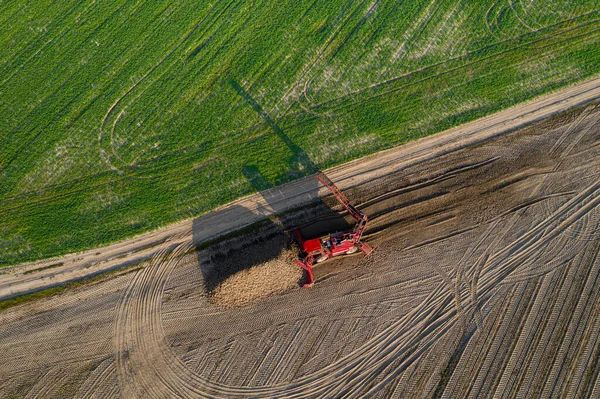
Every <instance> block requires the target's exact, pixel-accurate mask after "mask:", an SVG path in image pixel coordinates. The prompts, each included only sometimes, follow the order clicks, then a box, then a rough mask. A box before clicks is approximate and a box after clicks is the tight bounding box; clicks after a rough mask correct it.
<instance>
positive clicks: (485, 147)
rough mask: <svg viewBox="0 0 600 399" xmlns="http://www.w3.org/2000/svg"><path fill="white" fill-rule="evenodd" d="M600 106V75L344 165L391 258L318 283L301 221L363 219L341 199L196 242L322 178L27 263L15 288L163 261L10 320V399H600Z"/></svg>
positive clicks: (329, 272)
mask: <svg viewBox="0 0 600 399" xmlns="http://www.w3.org/2000/svg"><path fill="white" fill-rule="evenodd" d="M595 98H600V79H596V80H592V81H588V82H586V83H584V84H582V85H578V86H574V87H572V88H569V89H566V90H563V91H561V92H559V93H555V94H553V95H550V96H547V97H544V98H542V99H539V100H537V101H535V102H531V103H527V104H523V105H521V106H519V107H516V108H513V109H511V110H508V111H504V112H502V113H499V114H496V115H493V116H491V117H488V118H485V119H483V120H480V121H477V122H475V123H472V124H469V125H465V126H461V127H459V128H456V129H453V130H451V131H449V132H446V133H443V134H440V135H436V136H433V137H431V138H428V139H425V140H421V141H418V142H415V143H411V144H409V145H407V146H404V147H400V148H398V149H394V150H390V151H387V152H385V153H383V154H378V155H376V156H373V157H369V158H367V159H364V160H359V161H356V162H353V163H351V164H350V165H348V166H347V167H338V168H335V169H333V170H331V171H327V173H328V175H329V176H330V177H331V178H332V179H333V180H334V181H335V182H336V183H337V182H340V184H339V185H340V187H341V188H342V189H346V193H347V195H348V196H349V197H350V198H351V199H353V200H354V201H355V202H356V203H357V204H358V206H359V207H360V208H361V209H362V210H363V211H364V212H365V213H366V214H367V215H369V216H370V224H369V226H368V229H367V232H366V237H365V239H366V241H368V242H369V243H370V244H372V245H377V250H376V252H374V253H373V254H372V255H371V256H370V257H368V258H363V257H362V256H360V255H357V256H349V257H346V258H342V259H339V260H333V261H329V262H326V263H323V264H321V265H319V266H318V267H317V268H316V269H315V275H316V279H317V283H316V285H315V287H313V288H311V289H300V288H298V285H299V284H300V283H301V280H302V275H301V274H300V273H298V272H297V271H295V270H294V269H285V267H287V266H282V265H287V264H288V263H287V262H288V261H289V258H290V251H292V250H293V249H292V248H290V247H289V246H288V244H287V242H288V241H287V235H286V234H285V233H284V232H283V229H284V228H287V227H290V226H294V225H300V226H302V229H303V232H305V233H306V234H310V233H311V232H312V233H315V234H318V233H319V232H324V231H327V230H328V229H331V228H334V227H336V228H337V227H338V226H342V225H344V223H346V221H345V220H344V219H343V218H342V217H339V216H336V215H337V211H339V210H340V209H339V207H338V206H336V205H335V202H333V201H332V200H331V198H325V200H324V202H323V203H322V204H319V205H315V206H312V207H309V208H305V209H302V210H297V211H294V212H289V213H286V214H285V215H283V216H281V217H279V218H278V219H276V220H273V221H269V222H268V223H266V224H264V225H263V226H261V227H259V228H257V229H256V230H255V231H251V232H247V233H246V234H245V235H243V236H240V237H235V238H231V239H229V240H227V241H225V242H222V243H219V244H217V245H214V246H212V247H209V248H206V249H203V250H200V251H194V246H195V244H196V243H199V242H202V241H204V240H206V239H208V238H211V237H214V236H215V235H216V234H217V232H223V231H230V230H232V229H234V228H236V227H240V226H244V225H246V224H248V223H251V222H253V221H256V220H258V219H260V218H261V217H263V216H264V215H270V214H272V213H273V212H281V211H282V210H285V209H289V208H292V207H295V206H298V205H301V204H304V203H306V202H307V201H310V199H311V197H312V198H314V196H316V195H317V194H318V193H319V192H320V193H321V194H324V191H322V190H321V191H320V189H319V188H318V186H316V184H315V183H314V181H313V180H314V179H303V180H300V181H298V182H295V183H293V184H290V185H286V186H284V187H282V188H281V189H274V190H271V191H269V192H266V193H262V196H252V197H247V198H244V199H242V200H240V201H238V202H237V203H234V204H232V205H230V206H228V207H225V208H223V209H221V210H219V211H218V212H216V213H214V214H209V215H206V216H205V217H202V218H198V219H196V220H194V221H188V222H185V223H180V224H178V225H176V226H172V227H170V228H168V229H165V230H163V231H159V232H154V233H152V234H149V235H147V236H144V237H140V238H138V239H135V240H132V241H131V242H128V243H122V244H116V245H113V246H111V247H108V248H105V249H99V250H96V251H90V252H87V253H83V254H78V255H70V256H67V257H65V258H64V259H62V260H53V261H47V262H46V263H44V262H40V263H37V264H35V265H25V266H19V267H17V268H13V269H10V270H8V272H7V273H6V274H4V275H2V276H0V296H10V295H14V293H15V292H23V291H26V290H30V289H35V288H38V287H42V286H45V285H48V284H51V282H52V280H55V281H63V280H65V279H66V280H68V279H71V278H75V277H76V276H81V275H85V274H86V273H93V272H97V271H98V270H100V269H107V268H111V267H118V266H120V265H121V264H122V263H123V262H131V261H132V260H135V259H140V258H142V257H146V258H147V259H148V260H147V261H144V262H143V263H142V264H141V265H142V266H143V267H142V268H141V269H135V270H134V271H132V272H129V273H126V272H125V273H123V274H121V275H118V276H116V277H113V278H111V279H109V280H107V281H103V282H100V283H94V284H91V285H89V286H85V287H82V288H80V289H76V290H73V291H70V292H67V293H65V294H63V295H60V296H58V297H53V298H51V299H49V300H45V301H37V302H32V303H29V304H25V305H23V306H19V307H15V308H12V309H9V310H6V311H3V312H2V313H0V326H2V327H1V328H0V397H26V396H27V397H35V396H39V397H94V396H97V397H125V398H131V397H140V398H148V397H156V398H166V397H212V398H223V397H261V398H268V397H272V398H280V397H357V398H359V397H361V398H362V397H381V398H384V397H416V398H423V397H448V398H455V397H507V398H509V397H523V398H529V397H545V398H554V397H600V377H599V375H600V345H599V342H598V338H599V334H600V298H599V294H600V290H598V283H599V278H600V260H598V259H597V256H598V251H599V250H600V236H599V233H600V230H599V229H600V207H599V206H600V162H599V160H600V157H599V155H600V107H599V106H598V104H597V102H591V103H590V102H589V101H590V100H592V99H595ZM582 103H587V104H586V105H584V106H582V107H579V108H577V109H572V110H570V111H567V112H563V113H560V114H558V115H555V116H554V117H552V118H550V119H545V120H543V121H538V122H536V123H534V124H531V125H529V126H527V127H525V128H523V129H520V130H515V131H512V132H509V130H510V129H512V128H513V127H518V126H521V125H523V124H525V123H527V122H531V121H534V120H539V119H541V118H543V117H546V116H549V115H552V114H557V113H559V112H560V111H561V110H564V109H569V108H572V107H573V106H574V105H578V104H582ZM280 190H281V191H280ZM294 194H298V195H297V196H295V195H294ZM231 216H235V217H233V218H232V217H231ZM346 219H347V218H346ZM150 244H152V245H150ZM96 253H99V255H95V254H96ZM127 254H129V255H127ZM257 254H258V255H257ZM58 261H62V262H63V263H64V265H62V266H58V267H53V268H49V269H45V270H42V271H39V272H37V273H36V272H33V273H27V274H23V272H24V271H27V270H32V269H35V268H40V267H44V266H48V265H50V264H52V263H53V262H54V263H56V262H58ZM282 268H284V269H282ZM277 273H279V274H277ZM51 275H54V277H50V276H51ZM11 284H12V285H11ZM238 288H239V289H238ZM242 292H243V293H242Z"/></svg>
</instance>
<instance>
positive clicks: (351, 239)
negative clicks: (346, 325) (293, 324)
mask: <svg viewBox="0 0 600 399" xmlns="http://www.w3.org/2000/svg"><path fill="white" fill-rule="evenodd" d="M315 177H316V178H317V179H318V180H319V181H320V182H321V183H323V185H324V186H325V187H327V188H328V189H329V191H331V193H332V194H333V196H334V197H335V198H336V199H337V200H338V202H339V203H340V204H342V206H343V207H344V208H345V209H346V210H347V211H348V213H349V214H350V216H352V217H353V218H354V219H356V221H357V223H356V225H355V226H354V229H353V230H352V231H349V232H335V233H330V234H329V238H312V239H308V240H305V239H304V237H302V234H300V230H299V229H298V228H297V227H296V228H293V229H291V230H292V231H295V232H296V235H297V238H298V244H299V245H300V250H301V252H302V253H303V254H304V258H303V259H302V261H299V260H295V261H294V262H295V263H296V264H297V265H298V266H300V267H301V268H303V269H304V270H306V272H307V275H308V276H307V277H308V278H307V281H306V284H304V285H303V287H311V286H313V285H314V276H313V270H312V267H313V264H314V263H315V262H317V263H319V262H323V261H325V260H327V259H331V258H333V257H336V256H340V255H349V254H353V253H355V252H357V251H358V250H360V251H362V252H363V253H364V254H365V256H369V255H370V254H371V252H373V251H374V250H375V248H373V247H371V246H370V245H369V244H367V243H366V242H362V241H361V237H362V234H363V232H364V230H365V228H366V226H367V220H368V217H367V215H365V214H364V213H362V212H361V211H360V210H358V209H356V207H355V206H354V205H352V203H351V202H350V200H349V199H348V197H346V195H345V194H344V193H343V192H342V191H341V190H340V189H339V188H338V187H337V186H336V185H335V184H334V183H333V182H332V181H331V179H329V177H327V176H326V175H325V173H323V172H318V173H317V174H316V175H315Z"/></svg>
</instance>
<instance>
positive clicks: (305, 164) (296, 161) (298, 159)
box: [229, 79, 317, 176]
mask: <svg viewBox="0 0 600 399" xmlns="http://www.w3.org/2000/svg"><path fill="white" fill-rule="evenodd" d="M229 84H230V85H231V87H233V89H234V90H235V91H236V93H238V94H239V95H240V97H242V98H243V99H244V101H246V103H248V105H250V106H251V107H252V109H253V110H255V111H256V112H257V113H258V115H260V117H261V118H262V119H263V120H264V121H265V123H266V124H267V125H269V127H271V129H273V132H274V133H275V134H276V135H277V136H278V137H279V138H280V139H281V140H282V141H283V142H284V143H285V145H286V146H287V147H288V148H289V149H290V151H291V152H292V154H293V155H292V158H291V159H290V161H289V165H290V170H289V171H288V173H289V174H291V175H296V176H302V175H303V174H307V173H315V172H316V171H317V167H316V166H315V164H314V163H313V162H312V160H311V159H310V157H309V156H308V154H307V153H306V152H305V151H304V150H303V149H302V148H300V147H299V146H298V145H296V143H294V141H293V140H292V139H291V138H290V137H289V136H288V135H287V134H285V132H284V131H283V129H281V127H279V125H278V124H277V123H276V122H275V121H274V120H273V119H271V117H270V116H269V114H268V113H267V112H266V111H265V110H264V109H263V108H262V107H261V106H260V104H259V103H258V102H256V100H254V98H253V97H252V96H251V95H250V93H248V92H247V91H246V90H244V88H243V87H242V86H240V85H239V83H238V82H236V81H235V80H233V79H229Z"/></svg>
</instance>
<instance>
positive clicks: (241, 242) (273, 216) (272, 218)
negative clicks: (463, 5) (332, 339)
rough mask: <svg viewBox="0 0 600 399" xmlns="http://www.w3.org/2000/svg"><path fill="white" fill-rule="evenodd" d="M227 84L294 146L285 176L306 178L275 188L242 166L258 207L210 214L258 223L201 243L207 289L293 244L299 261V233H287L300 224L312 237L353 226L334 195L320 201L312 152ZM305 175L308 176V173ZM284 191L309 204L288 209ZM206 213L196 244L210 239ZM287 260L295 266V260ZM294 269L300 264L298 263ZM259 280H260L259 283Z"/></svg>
mask: <svg viewBox="0 0 600 399" xmlns="http://www.w3.org/2000/svg"><path fill="white" fill-rule="evenodd" d="M227 83H228V84H229V85H230V86H231V88H233V90H234V91H235V92H236V93H237V94H238V95H239V96H240V97H241V99H242V100H243V101H244V102H245V103H246V104H248V105H249V106H250V107H251V108H252V109H253V110H254V111H255V112H256V113H257V114H258V115H259V116H260V118H261V119H262V120H263V121H264V122H265V124H266V125H267V126H269V128H270V129H271V130H272V132H273V134H275V135H276V136H277V137H278V138H279V139H280V140H281V141H282V142H283V143H284V144H285V145H286V146H287V147H288V149H289V150H290V152H291V156H290V158H289V159H288V161H287V163H288V170H287V171H286V174H285V175H286V176H287V179H289V178H291V179H296V178H298V177H301V176H305V177H301V178H300V179H298V180H295V181H292V182H289V183H285V184H283V185H281V186H275V185H274V184H273V183H271V182H270V181H269V180H268V179H267V178H265V176H264V175H263V174H262V173H261V171H260V168H259V167H258V166H257V165H253V164H246V165H243V167H242V174H243V175H244V177H245V178H246V180H247V181H248V182H249V183H250V184H251V185H252V187H253V188H254V190H255V191H256V192H258V194H259V196H260V199H258V200H257V203H256V207H255V209H253V210H250V209H246V208H244V207H242V206H239V205H233V206H230V207H227V208H225V209H223V210H219V211H215V212H211V213H210V214H209V215H210V217H211V218H212V220H219V221H223V223H228V224H230V225H231V224H235V223H231V221H232V220H236V219H237V220H241V219H242V218H244V220H246V221H247V220H248V218H247V216H249V214H251V218H250V219H252V220H254V223H252V224H250V225H246V226H243V225H240V226H239V227H238V228H237V229H236V228H234V227H232V228H227V229H224V230H225V231H224V233H225V234H226V235H229V236H225V237H223V238H222V239H219V240H218V242H215V243H214V244H213V245H209V246H206V245H200V246H199V247H198V250H197V251H196V255H197V257H198V263H199V265H200V269H201V271H202V274H203V276H204V281H205V289H206V291H207V292H208V293H210V292H212V291H213V290H214V289H215V288H217V287H218V286H219V284H221V283H222V282H223V281H225V280H226V279H228V278H229V277H231V276H232V275H234V274H236V273H239V272H241V271H243V270H247V269H250V268H252V267H254V266H256V265H259V264H264V263H267V262H270V261H273V260H275V259H278V258H280V257H282V254H283V253H284V251H286V250H291V249H292V248H293V249H294V251H295V254H296V256H295V258H296V259H299V257H300V253H299V250H298V248H297V246H295V244H294V242H295V239H296V236H297V233H296V231H295V230H294V231H289V230H290V229H293V228H296V227H298V230H299V231H300V233H301V234H302V236H303V237H304V238H305V239H310V238H317V237H320V236H322V235H324V234H326V233H331V232H334V231H347V230H349V229H350V228H351V224H350V223H348V221H347V220H346V218H345V217H344V216H342V214H341V212H340V211H341V210H342V209H340V207H339V204H338V203H337V201H336V200H335V199H332V201H329V200H325V201H321V200H320V199H319V197H318V192H319V188H320V186H319V184H320V183H319V181H318V180H317V179H316V178H315V176H314V173H315V172H317V171H318V168H317V166H316V165H315V164H314V163H313V162H312V160H311V159H310V156H309V155H308V154H307V153H306V152H305V151H304V150H303V149H302V148H301V147H300V146H298V145H297V144H296V143H295V142H294V141H293V140H292V139H291V138H290V137H289V136H288V135H287V134H286V133H285V132H284V131H283V129H282V128H281V127H280V126H279V125H278V124H277V122H276V121H275V120H273V119H272V118H271V117H270V115H269V114H268V113H267V112H266V111H265V109H264V108H263V107H262V106H261V105H260V104H259V103H258V102H257V101H256V100H255V99H254V98H253V97H252V96H251V95H250V93H248V92H247V91H246V90H245V89H244V88H243V87H242V86H241V85H240V84H239V83H238V82H237V81H235V80H234V79H229V80H227ZM307 174H308V176H306V175H307ZM299 183H300V184H299ZM294 185H297V186H296V187H298V186H301V187H302V193H300V194H298V193H297V190H293V189H290V190H288V189H287V188H289V187H294ZM285 193H294V194H293V195H295V196H302V197H304V201H302V200H301V201H296V202H295V203H296V204H298V203H302V204H308V205H306V206H303V207H302V208H301V209H290V208H294V206H293V205H290V203H291V201H292V200H293V198H289V196H291V195H292V194H287V195H288V198H286V194H285ZM297 206H298V205H296V207H297ZM206 216H208V215H205V216H203V217H200V218H197V219H196V220H194V222H193V234H194V243H195V244H196V245H199V244H202V243H203V242H205V241H206V239H205V235H203V234H202V232H203V226H204V225H205V219H206ZM246 224H247V222H246ZM288 253H289V252H288ZM288 261H289V263H290V264H292V265H293V259H289V260H288ZM294 267H297V266H296V265H294ZM257 284H259V283H258V282H257ZM298 284H299V285H302V284H303V282H302V281H299V282H298Z"/></svg>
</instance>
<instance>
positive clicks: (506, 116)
mask: <svg viewBox="0 0 600 399" xmlns="http://www.w3.org/2000/svg"><path fill="white" fill-rule="evenodd" d="M598 97H600V77H597V78H595V79H591V80H588V81H585V82H582V83H580V84H577V85H575V86H572V87H569V88H566V89H563V90H561V91H558V92H556V93H552V94H549V95H546V96H543V97H540V98H538V99H535V100H533V101H530V102H527V103H524V104H519V105H517V106H514V107H512V108H509V109H507V110H505V111H502V112H499V113H497V114H493V115H491V116H489V117H486V118H483V119H480V120H477V121H474V122H472V123H468V124H465V125H462V126H459V127H456V128H454V129H450V130H448V131H446V132H443V133H440V134H437V135H434V136H432V137H427V138H424V139H421V140H417V141H414V142H411V143H409V144H407V145H404V146H400V147H397V148H393V149H390V150H387V151H383V152H380V153H377V154H374V155H372V156H369V157H365V158H361V159H358V160H355V161H352V162H350V163H347V164H345V165H341V166H338V167H335V168H332V169H331V170H328V171H327V174H328V175H329V176H330V177H331V178H332V179H333V180H334V181H335V182H336V183H337V184H338V185H339V187H341V188H342V189H347V188H350V187H354V186H358V185H361V184H363V183H364V182H368V181H370V180H372V179H375V178H378V177H381V176H385V175H386V174H389V173H391V172H394V171H397V170H401V169H403V168H407V167H410V166H414V165H418V164H420V163H422V162H426V161H428V160H432V159H435V158H436V157H439V156H441V155H444V154H449V153H452V152H456V151H458V150H460V149H462V148H465V147H468V146H472V145H475V144H477V143H481V142H484V141H486V140H489V139H491V138H493V137H497V136H499V135H502V134H505V133H507V132H509V131H511V130H513V129H515V128H518V127H521V126H525V125H527V124H529V123H532V122H534V121H537V120H540V119H543V118H547V117H548V116H551V115H554V114H556V113H559V112H561V111H564V110H567V109H570V108H572V107H575V106H577V105H581V104H584V103H586V102H589V101H591V100H593V99H595V98H598ZM323 193H324V191H323V189H320V188H319V187H318V186H317V185H316V184H315V180H314V178H312V177H307V178H303V179H300V180H297V181H294V182H292V183H289V184H285V185H282V186H280V187H276V188H273V189H270V190H267V191H265V192H262V193H260V194H255V195H251V196H248V197H244V198H241V199H240V200H238V201H235V202H233V203H230V204H228V205H225V206H223V207H221V208H219V209H217V210H215V211H213V212H210V213H208V214H206V215H204V216H201V217H199V218H197V219H194V220H186V221H183V222H180V223H177V224H174V225H171V226H168V227H166V228H164V229H160V230H157V231H154V232H151V233H148V234H145V235H142V236H139V237H136V238H133V239H131V240H127V241H124V242H120V243H116V244H113V245H109V246H107V247H103V248H97V249H92V250H89V251H85V252H82V253H75V254H70V255H67V256H64V257H61V258H58V259H50V260H45V261H40V262H35V263H32V264H25V265H20V266H16V267H11V268H7V269H0V273H1V274H0V300H1V299H5V298H10V297H14V296H17V295H20V294H23V293H27V292H33V291H37V290H40V289H44V288H48V287H52V286H56V285H58V284H62V283H65V282H68V281H74V280H78V279H81V278H84V277H87V276H92V275H95V274H98V273H102V272H106V271H109V270H113V269H119V268H122V267H124V266H126V265H130V264H134V263H138V262H140V261H142V260H146V259H150V258H151V257H152V256H154V255H156V254H157V253H159V252H160V251H161V250H163V249H164V248H165V247H171V248H174V247H175V246H176V245H178V244H181V243H182V242H184V241H187V240H189V239H190V237H193V240H194V242H195V243H200V242H203V241H206V240H208V239H211V238H214V237H217V236H220V235H222V234H225V233H227V232H230V231H232V230H235V229H238V228H240V227H243V226H246V225H249V224H251V223H253V222H255V221H257V220H260V219H262V218H264V217H265V216H269V215H273V214H275V213H280V212H283V211H285V210H287V209H291V208H295V207H298V206H302V205H304V204H306V203H310V202H311V201H312V200H313V199H314V198H316V197H317V196H318V195H320V194H323Z"/></svg>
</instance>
